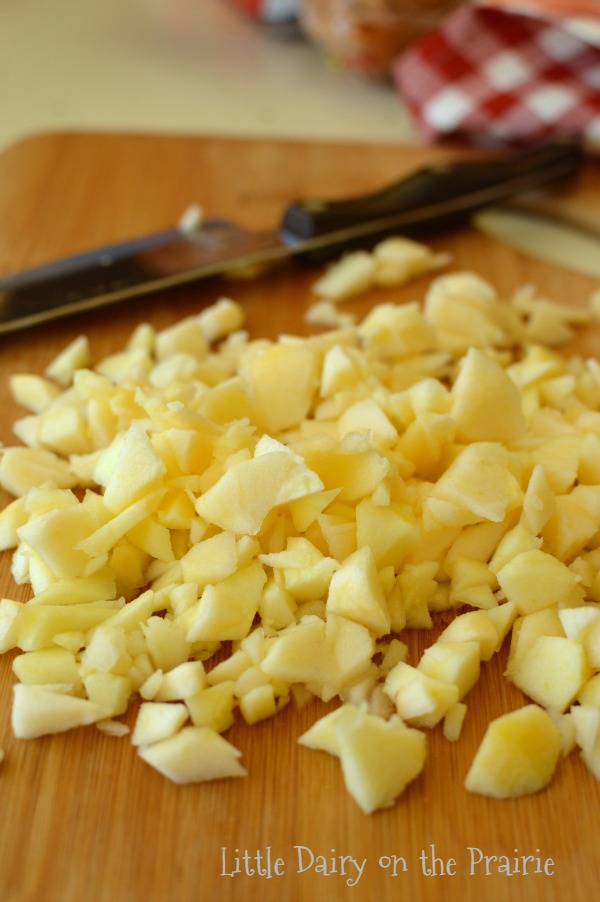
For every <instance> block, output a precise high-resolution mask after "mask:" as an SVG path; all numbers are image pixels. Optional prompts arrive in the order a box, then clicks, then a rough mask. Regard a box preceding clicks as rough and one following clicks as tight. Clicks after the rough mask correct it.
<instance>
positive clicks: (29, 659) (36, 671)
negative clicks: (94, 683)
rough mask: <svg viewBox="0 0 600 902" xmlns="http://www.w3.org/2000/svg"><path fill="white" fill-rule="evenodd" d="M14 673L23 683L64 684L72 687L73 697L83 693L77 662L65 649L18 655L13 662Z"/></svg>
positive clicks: (46, 649)
mask: <svg viewBox="0 0 600 902" xmlns="http://www.w3.org/2000/svg"><path fill="white" fill-rule="evenodd" d="M13 671H14V673H15V674H16V676H17V679H18V680H20V682H21V683H28V684H34V685H35V684H38V685H44V684H47V683H62V684H65V685H68V686H71V691H72V694H73V695H79V694H80V691H81V687H82V683H81V677H80V675H79V667H78V664H77V660H76V658H75V655H74V654H73V652H70V651H67V649H65V648H42V649H38V650H37V651H28V652H25V653H24V654H22V655H18V656H17V657H16V658H15V659H14V661H13Z"/></svg>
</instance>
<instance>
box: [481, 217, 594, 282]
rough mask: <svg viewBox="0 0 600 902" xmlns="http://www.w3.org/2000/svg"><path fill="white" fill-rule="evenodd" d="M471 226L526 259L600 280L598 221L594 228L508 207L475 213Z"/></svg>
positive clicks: (563, 218)
mask: <svg viewBox="0 0 600 902" xmlns="http://www.w3.org/2000/svg"><path fill="white" fill-rule="evenodd" d="M473 224H474V225H475V227H476V228H477V229H479V230H480V231H481V232H483V233H484V234H485V235H488V236H489V237H490V238H493V239H494V240H496V241H502V242H503V243H505V244H508V245H510V246H511V247H512V248H515V249H516V250H518V251H521V252H523V253H526V254H528V255H529V256H532V257H536V258H537V259H539V260H543V261H545V262H547V263H551V264H552V265H553V266H562V267H563V268H564V269H569V270H572V271H574V272H578V273H581V274H582V275H584V276H591V277H592V278H596V279H598V278H600V218H599V219H598V227H597V228H594V227H593V225H592V224H591V223H588V222H585V223H580V222H575V221H569V220H568V219H567V218H565V217H560V218H559V217H558V216H557V215H556V214H555V213H550V212H546V211H545V210H544V209H543V208H542V209H537V208H536V207H535V206H534V207H533V208H531V209H527V208H526V207H525V206H522V205H521V204H507V205H506V206H504V207H497V208H494V207H490V208H489V209H486V210H482V211H481V212H479V213H476V214H475V215H474V217H473Z"/></svg>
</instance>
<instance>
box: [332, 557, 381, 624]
mask: <svg viewBox="0 0 600 902" xmlns="http://www.w3.org/2000/svg"><path fill="white" fill-rule="evenodd" d="M327 612H328V613H333V614H340V615H342V616H343V617H348V618H349V619H350V620H356V621H358V622H359V623H362V624H363V625H364V626H366V627H367V628H368V629H369V630H371V632H372V633H373V635H374V636H376V637H379V636H384V635H385V634H386V633H389V631H390V623H391V619H390V613H389V611H388V608H387V603H386V599H385V594H384V592H383V588H382V586H381V581H380V579H379V575H378V572H377V567H376V565H375V556H374V554H373V551H372V550H371V548H370V547H369V546H365V547H364V548H359V549H358V551H355V552H354V554H352V555H350V557H348V558H346V560H345V561H344V562H343V563H342V565H341V567H340V568H339V570H336V572H335V573H334V574H333V576H332V577H331V582H330V584H329V593H328V596H327Z"/></svg>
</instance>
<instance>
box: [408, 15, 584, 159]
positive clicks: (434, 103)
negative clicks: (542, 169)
mask: <svg viewBox="0 0 600 902" xmlns="http://www.w3.org/2000/svg"><path fill="white" fill-rule="evenodd" d="M392 74H393V78H394V81H395V84H396V86H397V88H398V90H399V92H400V95H401V97H402V100H403V101H404V103H405V104H406V105H407V107H408V109H409V111H410V112H411V113H412V115H413V116H414V120H415V124H416V128H417V129H418V131H419V133H420V134H421V136H422V138H423V139H424V140H427V141H434V140H436V139H440V138H447V139H448V138H459V139H466V140H468V141H469V142H471V143H473V144H477V145H479V146H492V145H497V144H521V143H527V142H532V141H535V140H539V139H542V138H544V137H547V136H549V135H552V134H557V133H563V134H564V133H568V134H570V135H581V136H583V137H584V138H585V139H586V140H588V141H589V142H591V143H594V144H596V145H597V144H599V143H600V0H488V2H471V3H465V5H464V6H461V7H459V8H458V10H456V11H455V12H454V13H452V14H451V15H450V16H448V17H447V18H446V19H445V20H444V21H443V22H442V24H441V26H440V27H439V28H437V29H436V30H435V31H433V32H432V33H431V34H429V35H428V36H427V37H426V38H425V39H424V40H423V41H421V42H419V44H417V45H416V46H414V47H412V48H410V49H409V50H408V51H407V52H406V53H404V54H403V55H402V56H401V57H400V58H399V59H398V60H397V61H396V62H395V64H394V68H393V73H392Z"/></svg>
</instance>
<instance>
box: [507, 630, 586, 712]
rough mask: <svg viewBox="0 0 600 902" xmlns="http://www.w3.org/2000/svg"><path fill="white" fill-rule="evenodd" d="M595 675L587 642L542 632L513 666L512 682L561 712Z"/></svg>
mask: <svg viewBox="0 0 600 902" xmlns="http://www.w3.org/2000/svg"><path fill="white" fill-rule="evenodd" d="M591 675H592V672H591V668H590V665H589V663H588V660H587V656H586V653H585V649H584V648H583V646H582V645H581V644H580V643H579V642H575V641H574V640H573V639H566V638H564V637H562V636H540V637H539V638H538V639H536V641H535V642H534V643H533V645H532V646H531V648H530V649H528V651H526V652H525V654H524V655H523V658H522V659H521V661H520V662H519V663H518V664H517V665H515V666H513V667H512V668H511V670H510V679H511V680H512V682H513V683H514V684H515V686H518V688H519V689H521V691H522V692H524V693H525V695H528V696H529V698H531V699H532V701H534V702H537V703H538V704H540V705H543V707H545V708H552V709H554V710H556V711H560V712H563V711H566V709H567V708H568V707H569V706H570V705H571V703H572V702H573V701H574V700H575V698H577V695H578V693H579V692H580V691H581V689H582V687H583V685H584V683H586V681H587V680H589V678H590V677H591Z"/></svg>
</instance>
